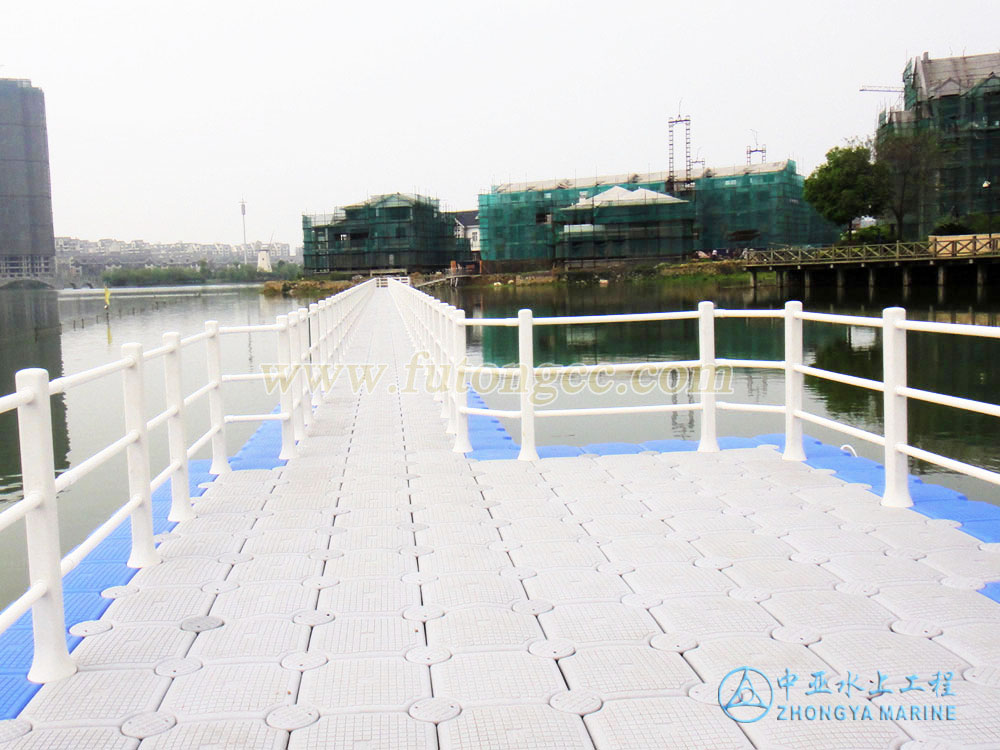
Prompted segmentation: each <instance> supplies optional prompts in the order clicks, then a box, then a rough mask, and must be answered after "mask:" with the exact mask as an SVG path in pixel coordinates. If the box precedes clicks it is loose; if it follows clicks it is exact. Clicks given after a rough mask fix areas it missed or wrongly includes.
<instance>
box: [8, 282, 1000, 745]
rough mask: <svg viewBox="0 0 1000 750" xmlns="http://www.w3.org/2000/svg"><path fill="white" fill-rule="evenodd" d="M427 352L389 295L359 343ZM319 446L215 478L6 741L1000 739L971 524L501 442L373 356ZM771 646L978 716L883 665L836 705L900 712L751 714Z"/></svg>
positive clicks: (828, 487) (730, 462)
mask: <svg viewBox="0 0 1000 750" xmlns="http://www.w3.org/2000/svg"><path fill="white" fill-rule="evenodd" d="M412 354H413V346H412V344H411V342H410V340H409V339H408V337H407V335H406V333H405V331H404V329H403V326H402V324H401V319H400V318H399V316H398V313H397V312H396V310H395V307H394V304H393V302H392V297H391V293H390V292H389V291H387V290H381V291H379V292H377V293H376V294H375V295H374V296H373V297H372V299H371V301H370V302H369V303H368V307H367V308H366V310H365V311H364V314H363V316H362V322H361V325H360V327H359V328H358V330H357V331H356V333H355V334H354V335H353V338H352V339H351V340H350V347H349V350H348V351H347V353H346V361H348V362H355V363H364V362H372V363H379V362H380V363H385V364H387V365H388V366H389V367H388V370H387V373H388V374H387V379H386V380H385V381H384V383H385V384H392V385H396V386H397V387H398V385H399V384H400V383H402V382H404V380H405V378H406V374H405V372H404V369H403V368H404V366H405V365H406V363H407V362H408V361H409V360H410V357H411V355H412ZM421 378H422V375H421ZM419 381H420V379H419V378H418V382H419ZM298 450H299V455H298V457H296V458H294V459H291V460H289V461H288V463H287V465H286V466H283V467H279V468H277V469H274V470H254V471H233V472H231V473H228V474H224V475H222V476H220V477H219V478H218V479H217V480H216V481H215V482H213V483H211V484H210V485H209V487H208V490H207V492H206V493H205V495H204V496H203V497H201V498H199V499H198V500H197V501H196V504H195V509H196V512H197V514H198V517H197V518H196V519H194V520H191V521H187V522H185V523H182V524H180V525H179V526H178V527H177V528H176V529H175V530H174V531H173V532H171V533H170V534H168V535H166V536H165V537H164V538H163V540H162V543H161V544H160V553H161V555H162V556H163V558H164V562H163V563H162V564H160V565H158V566H155V567H152V568H148V569H144V570H142V571H140V572H139V573H138V574H137V575H136V576H135V577H134V579H133V580H132V581H131V582H130V583H129V584H128V586H124V587H116V588H115V589H113V590H109V591H107V592H105V595H106V596H109V597H112V598H113V599H114V601H113V603H112V605H111V607H110V609H109V610H108V611H107V614H106V615H105V616H104V618H103V619H102V620H101V621H98V622H90V623H82V624H81V625H79V626H76V629H75V631H74V632H76V633H78V634H80V635H83V636H84V641H83V643H82V644H81V645H80V646H79V647H78V648H77V649H76V652H75V656H76V659H77V662H78V664H79V666H80V671H79V672H78V673H77V674H75V675H73V676H71V677H69V678H67V679H65V680H62V681H60V682H58V683H54V684H50V685H47V686H45V687H44V688H42V690H41V691H40V692H39V693H38V694H37V695H36V697H35V698H34V699H33V700H32V701H31V703H30V704H29V705H28V706H27V707H26V708H25V709H24V711H23V713H22V716H21V718H20V719H18V720H15V721H11V722H7V723H5V724H3V725H0V749H2V750H7V748H19V749H20V748H45V749H46V750H53V749H59V748H67V750H69V749H71V750H87V749H88V748H100V750H105V749H107V748H113V749H117V748H122V749H123V750H124V749H126V748H127V749H129V750H134V748H137V747H139V748H141V750H173V749H175V748H176V749H180V748H184V750H190V749H198V750H245V749H246V748H254V749H256V748H263V749H266V750H271V749H273V750H279V749H281V750H284V749H285V748H289V749H290V750H306V749H315V750H319V749H320V748H322V749H324V750H326V749H327V748H337V749H338V750H339V749H340V748H345V749H346V748H350V749H352V750H361V749H362V748H364V749H365V750H375V749H377V748H385V749H386V750H390V749H391V750H399V749H402V748H406V749H410V748H413V749H415V750H417V749H419V750H434V749H436V748H439V749H440V750H505V749H507V748H510V749H511V750H513V749H514V748H519V749H538V750H542V749H551V750H573V749H575V748H581V749H586V748H599V749H600V750H645V749H647V748H648V749H650V750H652V749H653V748H656V749H657V750H660V749H665V748H671V749H676V748H692V749H693V750H704V749H705V748H753V747H757V748H796V749H797V750H800V749H803V748H808V749H811V748H817V749H820V748H822V749H823V750H826V749H828V748H854V749H857V748H899V747H907V749H908V750H921V749H923V750H930V748H945V747H947V748H957V747H976V748H986V747H994V748H995V747H998V744H997V743H998V739H997V738H1000V712H998V710H997V709H998V707H1000V669H998V667H1000V646H998V645H997V643H998V638H997V634H998V633H1000V605H997V604H996V603H995V602H993V601H991V600H989V599H988V598H986V597H984V596H982V595H981V594H979V593H977V591H976V589H977V588H979V587H980V586H981V585H982V582H983V581H986V580H997V579H1000V551H998V549H1000V548H998V546H997V545H988V544H980V543H978V542H977V541H976V540H974V539H972V538H971V537H969V536H967V535H965V534H963V533H961V532H960V531H958V530H956V529H954V528H952V526H953V524H948V523H945V522H935V521H928V520H927V519H925V518H924V517H922V516H919V515H917V514H915V513H913V512H911V511H908V510H891V509H887V508H883V507H881V506H880V505H879V504H878V498H877V497H876V496H874V495H872V494H871V493H869V492H867V491H865V488H864V487H859V486H858V485H849V484H846V483H844V482H841V481H840V480H838V479H836V478H835V477H833V476H830V474H829V473H828V472H823V471H817V470H814V469H811V468H809V467H807V466H805V465H803V464H797V463H790V462H785V461H782V460H781V457H780V454H779V453H778V452H777V451H775V450H773V449H770V448H755V449H741V450H731V451H723V452H720V453H664V454H650V453H644V454H633V455H620V456H600V457H598V456H589V455H588V456H578V457H572V458H551V459H543V460H541V461H537V462H532V463H529V462H520V461H492V462H475V461H471V460H469V459H466V458H465V457H464V456H462V455H458V454H455V453H453V452H452V451H451V439H450V438H449V436H448V435H446V434H445V430H444V423H443V421H442V419H441V403H440V402H438V401H434V400H433V399H432V397H431V396H430V395H426V394H422V393H402V394H401V393H399V392H398V391H396V390H393V391H391V392H390V391H388V390H386V389H385V388H384V387H382V388H376V390H375V392H374V393H367V392H365V391H361V392H360V393H354V392H352V390H351V389H350V387H349V385H348V384H347V382H346V379H345V382H338V383H337V384H336V386H335V387H334V389H333V390H332V391H331V392H330V393H329V394H327V397H326V399H325V400H324V402H323V403H322V405H321V406H319V407H318V409H317V410H316V413H315V419H314V421H313V423H312V424H311V426H310V427H309V429H308V434H307V436H306V437H305V439H304V440H303V441H302V442H301V443H300V445H299V446H298ZM744 666H746V667H752V668H753V669H755V670H759V671H760V672H761V673H763V674H765V675H768V676H770V677H771V678H772V680H773V679H774V678H775V677H777V676H779V675H782V674H785V673H786V672H793V673H796V674H797V675H798V680H799V682H798V685H797V686H796V688H795V689H796V690H797V691H799V693H798V695H799V698H798V701H799V703H802V704H805V703H806V702H807V699H805V698H804V697H803V696H802V693H801V691H803V690H804V689H805V688H806V686H807V683H808V681H809V680H810V679H811V678H813V677H815V674H817V673H819V674H823V675H826V677H827V678H828V679H829V681H830V684H833V683H835V682H836V681H837V680H840V679H843V678H844V677H845V675H846V676H847V677H848V678H849V677H850V674H854V675H857V674H859V673H860V674H863V675H865V678H864V679H865V680H868V679H870V678H872V677H874V675H875V673H876V672H879V671H881V672H883V673H886V675H887V678H886V681H885V683H884V685H885V686H886V687H890V688H892V689H893V690H894V691H898V689H899V688H900V687H901V686H904V685H906V683H907V679H908V677H909V676H912V675H917V676H918V677H919V680H921V684H922V685H923V687H924V688H925V692H924V696H926V695H927V690H929V689H930V688H929V686H928V682H927V680H929V679H931V678H932V677H933V675H934V674H935V673H939V672H951V673H952V679H951V683H950V685H951V690H952V691H953V693H954V697H953V698H951V699H950V703H952V704H954V710H955V711H956V712H957V715H956V718H955V720H953V721H923V720H917V719H914V718H912V717H911V714H910V709H909V707H910V706H911V704H913V703H915V702H917V701H914V700H910V698H911V694H902V693H900V692H893V693H887V694H885V695H882V696H875V697H869V696H868V694H867V691H869V690H870V689H871V688H872V684H871V683H870V682H868V681H865V682H864V684H863V688H864V691H865V694H864V695H861V696H858V695H856V694H855V695H853V696H851V697H850V698H847V697H844V696H841V695H839V694H837V693H836V692H834V693H832V694H831V695H827V696H824V698H825V702H826V703H827V704H829V705H830V706H836V705H838V704H843V707H845V710H846V706H848V705H849V704H864V705H865V706H868V707H870V708H871V709H872V710H873V711H874V712H875V713H876V715H878V712H879V708H880V706H881V705H885V706H888V705H889V704H893V705H895V704H899V706H900V707H901V708H899V712H898V713H895V714H892V715H891V718H878V719H877V720H872V721H852V720H844V721H833V720H830V721H803V720H800V721H787V720H782V719H781V717H780V716H779V709H778V707H777V703H778V701H775V707H774V708H772V709H771V710H770V711H769V712H768V713H767V715H766V716H764V717H763V718H762V720H760V721H758V722H754V723H737V722H736V721H733V720H732V719H731V718H729V717H728V716H727V715H726V714H725V713H724V712H723V711H722V709H721V708H720V706H719V700H718V689H719V683H720V681H721V680H723V679H724V678H726V677H727V675H728V674H729V673H731V672H732V671H733V670H736V669H739V668H742V667H744ZM774 692H775V694H776V698H777V699H778V700H780V701H781V702H785V701H784V697H785V696H784V691H783V690H782V689H781V687H780V686H779V684H778V683H775V684H774ZM904 709H905V710H904ZM887 710H888V709H887ZM907 743H909V744H907Z"/></svg>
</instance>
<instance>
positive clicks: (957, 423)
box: [0, 284, 1000, 601]
mask: <svg viewBox="0 0 1000 750" xmlns="http://www.w3.org/2000/svg"><path fill="white" fill-rule="evenodd" d="M437 293H438V294H440V295H442V296H443V297H445V298H446V299H449V300H450V301H453V302H454V303H456V304H460V305H462V306H463V307H464V308H465V309H466V310H467V311H468V314H469V315H470V316H475V317H495V316H506V315H512V314H515V313H516V311H517V310H518V309H519V308H521V307H531V308H533V309H534V311H535V313H536V315H549V314H560V315H567V314H587V313H617V312H649V311H659V310H687V309H693V308H695V307H696V306H697V303H698V301H699V300H701V299H713V300H714V301H715V302H716V303H717V304H718V305H719V306H724V307H729V308H744V307H776V306H780V305H781V304H782V303H783V302H784V298H782V297H780V296H779V295H778V293H777V291H776V290H773V289H772V290H764V291H762V292H760V293H758V294H757V295H756V296H754V295H753V294H752V293H750V292H743V291H726V290H721V291H720V290H717V289H714V288H704V289H694V288H678V287H673V288H670V287H662V286H654V285H649V286H644V285H635V284H633V285H627V286H626V285H614V284H612V285H611V286H610V287H607V288H599V287H594V286H568V287H558V288H555V287H521V288H514V287H503V288H499V289H496V288H486V289H475V290H473V289H461V290H455V291H453V290H447V289H442V290H440V291H438V292H437ZM953 294H954V297H953V298H952V299H953V301H952V302H950V303H949V304H944V305H940V304H937V299H936V296H935V293H934V290H933V289H928V290H921V289H919V288H917V289H915V290H914V292H913V294H912V295H911V298H910V299H909V300H907V303H906V307H907V308H908V310H909V314H910V316H911V317H914V318H919V319H933V320H940V321H953V322H963V323H971V322H975V323H980V324H990V325H996V324H997V323H998V320H997V318H998V312H1000V304H997V303H995V302H994V303H986V304H983V303H979V304H976V305H970V303H968V302H966V301H964V300H963V299H962V297H961V295H960V292H959V291H957V290H956V291H955V292H954V293H953ZM804 302H805V303H806V307H807V308H808V309H812V310H819V311H834V312H845V313H855V314H865V315H875V314H878V312H879V311H880V310H881V309H882V308H883V307H887V306H890V305H894V304H900V303H901V302H902V300H901V299H899V298H896V297H893V296H891V295H888V296H876V298H874V299H868V298H867V296H863V297H859V298H857V299H854V298H852V297H851V296H850V294H848V295H847V296H846V297H843V298H841V299H839V300H838V299H837V298H836V297H835V296H833V295H832V294H830V295H827V294H825V293H824V290H822V289H818V290H815V291H814V293H813V296H812V297H810V298H807V299H806V300H804ZM292 306H293V303H292V302H291V301H289V300H282V299H277V300H274V299H269V298H266V297H262V296H260V295H259V294H258V293H257V291H256V290H255V289H240V288H236V287H221V288H200V289H191V288H183V289H177V290H163V289H157V290H121V291H116V292H115V298H114V300H113V309H112V312H111V315H109V316H106V315H105V313H104V309H103V307H104V301H103V298H102V296H101V294H100V293H99V292H92V291H85V292H58V293H57V292H52V291H25V290H17V291H15V290H0V393H8V392H10V391H12V390H13V387H14V372H15V371H16V370H18V369H20V368H23V367H31V366H34V367H38V366H40V367H45V368H46V369H48V370H49V373H50V375H51V377H57V376H59V375H61V374H64V373H72V372H78V371H80V370H83V369H86V368H88V367H92V366H94V365H97V364H102V363H104V362H107V361H109V360H112V359H115V358H117V357H118V356H120V351H121V345H122V344H124V343H127V342H131V341H139V342H141V343H142V344H143V345H145V346H146V347H154V346H158V345H159V344H160V343H161V334H162V332H163V331H171V330H174V331H178V332H180V333H181V334H182V335H187V334H190V333H194V332H196V331H198V330H201V329H202V326H203V325H204V321H205V320H209V319H216V320H218V321H220V323H222V324H223V325H240V324H247V323H270V322H273V320H274V316H275V315H278V314H281V313H283V312H286V311H287V310H288V309H290V308H291V307H292ZM536 334H537V338H536V342H535V347H536V362H538V363H543V362H554V363H564V364H565V363H572V362H584V363H593V362H597V361H634V360H647V359H649V360H663V359H688V358H694V357H695V356H696V350H697V343H696V341H697V336H696V324H695V323H694V322H693V321H679V322H663V323H633V324H627V325H613V326H611V325H609V326H573V327H567V326H561V327H552V328H546V329H539V330H538V331H537V332H536ZM805 335H806V359H807V362H810V363H815V364H816V365H817V366H819V367H823V368H826V369H830V370H837V371H841V372H847V373H850V374H854V375H860V376H864V377H870V378H875V379H878V378H880V377H881V349H880V341H879V337H878V336H876V335H873V334H872V333H871V331H870V330H867V329H859V328H844V327H840V326H836V327H835V326H826V325H823V324H818V323H807V324H806V328H805ZM782 336H783V334H782V328H781V322H780V321H767V320H756V321H740V320H723V321H719V322H718V327H717V333H716V345H717V352H718V356H720V357H735V358H753V359H780V358H781V357H782V341H783V338H782ZM469 346H470V356H471V358H472V359H474V360H480V361H486V362H493V363H497V364H504V363H508V362H513V361H515V360H516V358H517V342H516V332H515V331H514V330H513V329H486V330H485V332H484V331H483V330H482V329H473V330H472V331H471V333H470V338H469ZM274 348H275V339H274V334H263V335H256V336H254V337H252V338H251V337H250V336H248V335H234V336H226V337H224V338H223V356H224V360H225V366H224V370H225V371H226V372H248V371H251V370H259V366H260V364H261V363H262V362H273V361H274ZM203 352H204V349H203V345H201V344H199V345H195V346H194V347H193V348H190V349H187V350H185V360H184V378H185V389H186V392H190V391H193V390H194V389H195V388H197V387H199V386H200V385H201V384H203V383H204V381H205V379H206V372H205V361H204V354H203ZM909 366H910V384H911V385H913V386H915V387H917V388H925V389H928V390H933V391H939V392H943V393H950V394H954V395H958V396H966V397H970V398H975V399H980V400H984V401H992V402H997V401H1000V388H998V386H1000V372H998V367H1000V342H997V341H985V342H984V341H976V340H972V339H966V338H962V337H947V338H946V337H943V336H933V335H927V334H911V335H910V337H909ZM118 377H120V376H117V375H114V376H110V378H108V379H105V380H103V381H98V382H96V383H92V384H88V385H86V386H82V387H80V388H77V389H74V390H72V391H70V392H69V393H68V394H66V395H65V396H60V397H57V398H54V399H53V422H54V425H53V426H54V434H55V446H56V463H57V468H58V469H59V470H63V469H65V468H67V467H69V466H72V465H74V464H76V463H78V462H79V461H80V460H82V459H84V458H86V457H88V456H90V455H92V454H93V453H94V452H95V451H96V450H99V449H100V448H102V447H103V446H105V445H107V444H108V443H110V442H111V441H113V440H115V439H117V438H118V437H120V436H121V435H122V434H123V431H124V425H123V417H122V407H121V403H120V401H119V399H120V387H119V384H118V380H117V378H118ZM734 387H735V394H734V395H733V396H732V397H727V398H732V399H733V400H737V401H744V402H753V403H774V404H777V403H781V401H782V400H783V396H784V390H783V389H784V383H783V377H782V375H781V373H780V372H776V371H775V372H760V371H757V372H751V371H737V375H736V377H735V381H734ZM146 390H147V396H148V397H147V402H148V406H147V416H153V415H154V414H156V413H158V412H159V411H160V410H162V408H163V372H162V368H161V367H160V365H159V364H158V363H157V362H154V363H150V365H149V366H148V368H147V371H146ZM108 393H111V394H113V398H110V399H109V398H107V395H106V394H108ZM515 398H516V397H512V396H504V395H502V394H496V395H490V396H488V397H487V400H488V402H489V403H490V404H491V405H497V406H504V405H507V404H511V406H512V407H514V408H516V407H515V403H516V402H515V400H514V399H515ZM654 398H655V393H654V394H653V395H652V396H648V397H639V396H636V395H634V394H633V395H629V396H625V397H622V396H616V395H615V394H614V393H611V394H608V395H607V396H601V397H598V396H593V395H588V394H581V395H579V396H575V397H560V398H559V399H557V401H556V402H554V403H553V404H552V405H551V407H552V408H559V407H568V406H581V405H590V406H593V405H610V404H612V403H623V402H625V403H652V402H654V400H653V399H654ZM659 398H660V399H661V400H662V399H664V398H667V399H670V400H671V401H675V402H681V401H689V400H695V399H694V398H693V397H690V396H689V395H688V394H687V393H686V392H681V393H678V394H674V395H670V396H662V395H661V396H660V397H659ZM225 403H226V411H227V413H250V412H262V411H269V410H270V409H272V408H273V407H274V405H275V403H276V396H269V395H266V394H265V393H264V392H263V388H262V386H261V385H260V384H259V383H255V384H251V383H240V384H228V385H227V386H226V390H225ZM807 408H808V409H809V410H810V411H813V412H815V413H817V414H820V415H823V416H829V417H831V418H835V419H839V420H842V421H846V422H848V423H850V424H852V425H855V426H858V427H862V428H865V429H869V430H872V431H874V432H880V431H881V400H880V398H878V397H877V396H876V395H875V394H869V393H867V392H864V391H861V390H859V389H856V388H853V387H850V386H842V385H838V384H834V383H827V382H823V381H817V380H814V379H808V380H807ZM15 424H16V420H15V418H14V415H13V414H5V415H0V509H2V508H3V507H6V505H7V504H9V502H10V501H11V500H12V499H14V498H16V497H17V496H18V493H19V489H20V488H19V476H18V471H19V468H18V455H17V437H16V431H15ZM207 426H208V425H207V418H206V417H205V416H204V413H203V410H202V409H192V410H190V412H189V414H188V415H187V424H186V427H187V434H188V440H189V442H190V441H192V440H193V439H194V438H196V437H197V436H198V435H201V434H202V433H203V432H204V431H205V429H206V428H207ZM782 426H783V425H782V420H781V419H780V418H778V417H774V416H769V415H767V416H765V415H747V414H734V413H731V412H720V413H719V434H720V435H738V436H751V435H758V434H761V433H768V432H779V431H781V429H782ZM910 426H911V442H914V443H916V444H917V445H919V446H921V447H924V448H927V449H929V450H932V451H936V452H939V453H943V454H944V455H948V456H953V457H955V458H959V459H961V460H965V461H969V462H971V463H974V464H978V465H981V466H986V467H989V468H992V469H1000V457H998V452H997V450H996V448H997V446H998V444H1000V420H994V419H992V418H989V417H981V416H978V415H972V414H964V413H960V412H957V411H954V410H948V409H942V408H939V407H932V406H925V405H922V404H912V405H911V410H910ZM255 428H256V425H254V424H234V425H229V426H228V427H227V440H228V446H229V453H230V454H233V453H235V452H236V451H237V450H238V449H239V447H240V445H242V444H243V442H244V441H245V440H246V439H247V437H249V435H250V434H251V433H252V431H253V430H254V429H255ZM508 428H509V429H510V430H511V431H512V433H513V434H516V430H517V425H516V424H511V425H509V426H508ZM537 429H538V437H539V443H540V444H555V443H562V444H573V445H584V444H587V443H591V442H605V441H628V442H639V441H643V440H649V439H657V438H670V437H677V438H685V439H696V438H697V436H698V417H697V416H694V415H693V414H686V413H673V414H668V415H643V416H628V417H615V418H596V417H581V418H559V419H548V420H539V421H538V422H537ZM808 431H809V433H810V434H813V435H815V436H816V437H818V438H820V439H822V440H824V441H825V442H829V443H834V444H837V445H840V444H842V443H844V442H845V438H844V437H843V436H841V435H838V434H837V433H831V432H827V431H824V430H822V429H819V428H811V429H809V430H808ZM851 442H852V444H853V445H854V447H855V448H856V449H857V450H858V452H859V453H860V454H861V455H867V456H870V457H872V458H875V459H878V458H879V452H878V450H877V449H874V447H873V446H868V445H867V444H863V443H860V442H858V441H851ZM151 456H152V467H153V470H152V473H153V474H154V475H155V474H156V473H157V472H158V471H159V470H160V469H161V468H162V467H163V466H165V465H166V462H167V450H166V440H165V430H162V429H161V430H158V431H157V433H154V434H153V435H152V436H151ZM201 457H207V451H206V453H205V454H204V455H203V456H201ZM926 469H928V467H924V466H919V465H918V466H916V467H915V470H916V471H918V472H919V471H924V470H926ZM927 478H928V479H931V480H934V481H940V482H942V483H944V484H947V485H949V486H952V487H955V488H957V489H959V490H961V491H963V492H965V493H967V494H969V495H970V496H971V497H975V498H977V499H985V500H989V501H991V502H1000V492H997V491H996V489H995V488H993V487H992V486H990V485H985V484H983V483H980V482H976V481H974V480H969V479H965V478H964V477H958V476H955V475H951V474H944V473H940V472H936V471H934V472H931V474H930V476H929V477H927ZM126 494H127V487H126V482H125V476H124V457H119V458H118V459H116V460H114V461H112V462H110V463H109V464H107V465H106V466H105V467H103V468H102V470H100V471H99V472H97V473H95V474H93V475H91V476H90V477H88V478H86V479H84V480H82V481H81V482H79V483H78V484H77V485H75V486H73V487H72V488H70V489H69V490H67V491H66V492H65V493H63V494H62V495H60V499H59V504H60V517H61V533H62V542H63V546H64V548H65V549H66V550H69V549H70V548H72V547H73V546H75V545H76V544H78V543H79V542H80V541H81V540H82V539H84V538H85V537H86V536H87V534H89V533H90V531H92V530H93V529H94V528H95V527H96V526H97V525H98V524H99V523H101V522H102V521H103V520H104V519H106V518H107V517H108V516H109V515H110V514H111V513H112V512H113V511H114V510H115V509H116V508H118V507H119V506H120V505H121V504H122V503H123V502H124V501H125V498H126ZM23 560H24V537H23V526H22V525H21V524H17V525H15V526H14V527H12V528H11V529H10V530H8V531H7V532H4V533H3V534H2V535H0V565H2V566H3V571H4V574H3V576H2V578H0V600H2V601H8V600H9V599H10V598H12V596H16V595H17V594H18V593H20V592H21V591H22V590H23V587H24V585H25V571H24V564H23Z"/></svg>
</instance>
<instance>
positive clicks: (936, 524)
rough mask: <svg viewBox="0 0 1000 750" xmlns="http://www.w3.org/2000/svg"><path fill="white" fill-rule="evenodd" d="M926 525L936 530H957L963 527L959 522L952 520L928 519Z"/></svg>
mask: <svg viewBox="0 0 1000 750" xmlns="http://www.w3.org/2000/svg"><path fill="white" fill-rule="evenodd" d="M924 523H926V524H927V525H928V526H930V527H932V528H935V529H957V528H960V527H961V525H962V524H961V523H960V522H959V521H952V520H951V519H950V518H928V519H927V520H926V521H924Z"/></svg>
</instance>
